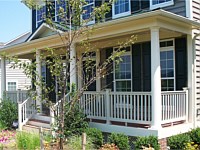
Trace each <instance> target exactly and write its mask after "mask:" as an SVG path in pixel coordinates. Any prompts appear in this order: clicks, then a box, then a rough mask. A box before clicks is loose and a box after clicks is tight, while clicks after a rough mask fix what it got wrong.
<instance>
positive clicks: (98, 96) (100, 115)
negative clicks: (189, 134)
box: [80, 89, 188, 125]
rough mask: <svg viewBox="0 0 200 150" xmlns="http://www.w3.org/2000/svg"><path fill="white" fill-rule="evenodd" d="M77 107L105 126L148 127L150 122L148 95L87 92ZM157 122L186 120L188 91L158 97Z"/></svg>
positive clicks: (163, 94)
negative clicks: (125, 124)
mask: <svg viewBox="0 0 200 150" xmlns="http://www.w3.org/2000/svg"><path fill="white" fill-rule="evenodd" d="M80 103H81V107H82V108H83V110H84V113H85V114H86V115H87V117H88V118H89V119H90V120H91V119H100V120H105V121H106V123H108V124H109V123H110V122H111V121H114V122H124V123H137V124H143V125H150V124H151V121H152V99H151V92H111V91H110V90H106V91H101V92H91V91H87V92H84V93H83V96H82V97H81V101H80ZM161 104H162V106H161V107H162V110H161V111H162V112H161V117H162V118H161V123H162V124H165V123H172V122H176V121H187V118H188V91H187V90H185V89H184V91H170V92H169V91H168V92H162V94H161Z"/></svg>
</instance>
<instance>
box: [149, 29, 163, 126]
mask: <svg viewBox="0 0 200 150" xmlns="http://www.w3.org/2000/svg"><path fill="white" fill-rule="evenodd" d="M151 94H152V124H151V128H154V129H159V128H160V127H161V76H160V44H159V28H158V27H153V28H151Z"/></svg>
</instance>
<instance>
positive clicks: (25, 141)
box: [16, 132, 40, 150]
mask: <svg viewBox="0 0 200 150" xmlns="http://www.w3.org/2000/svg"><path fill="white" fill-rule="evenodd" d="M16 144H17V148H18V149H23V150H31V149H32V150H34V149H36V148H39V147H40V137H39V134H33V133H27V132H18V133H17V135H16Z"/></svg>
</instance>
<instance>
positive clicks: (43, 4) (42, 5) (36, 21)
mask: <svg viewBox="0 0 200 150" xmlns="http://www.w3.org/2000/svg"><path fill="white" fill-rule="evenodd" d="M41 7H45V15H46V13H47V10H46V4H45V3H42V4H41ZM41 9H42V8H41ZM37 17H38V6H36V17H35V23H36V28H37V27H39V26H38V23H40V22H42V21H43V19H41V20H39V21H38V20H37Z"/></svg>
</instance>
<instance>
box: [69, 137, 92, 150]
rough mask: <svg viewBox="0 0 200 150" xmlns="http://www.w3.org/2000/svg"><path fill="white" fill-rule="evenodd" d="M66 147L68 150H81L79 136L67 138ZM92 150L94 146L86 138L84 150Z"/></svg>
mask: <svg viewBox="0 0 200 150" xmlns="http://www.w3.org/2000/svg"><path fill="white" fill-rule="evenodd" d="M67 147H68V148H69V149H70V150H73V149H74V150H81V149H82V138H81V136H72V137H70V138H69V141H68V143H67ZM91 149H94V145H93V143H92V140H91V139H90V138H87V140H86V150H91Z"/></svg>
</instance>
